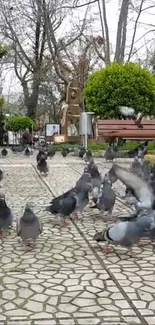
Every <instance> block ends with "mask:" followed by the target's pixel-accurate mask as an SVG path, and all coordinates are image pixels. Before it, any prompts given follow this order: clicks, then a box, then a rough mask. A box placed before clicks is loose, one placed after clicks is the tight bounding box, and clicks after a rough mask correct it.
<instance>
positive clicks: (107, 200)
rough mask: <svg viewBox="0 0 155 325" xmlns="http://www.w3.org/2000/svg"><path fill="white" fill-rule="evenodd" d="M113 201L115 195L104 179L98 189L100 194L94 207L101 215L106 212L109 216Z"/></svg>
mask: <svg viewBox="0 0 155 325" xmlns="http://www.w3.org/2000/svg"><path fill="white" fill-rule="evenodd" d="M115 200H116V193H115V192H114V190H113V189H112V186H111V184H110V183H109V182H108V181H107V180H106V179H104V180H103V183H102V185H101V187H100V193H99V196H98V200H97V203H96V206H95V207H96V208H98V209H99V210H100V211H101V212H103V213H104V212H107V213H108V215H109V216H111V215H112V211H113V207H114V204H115ZM93 208H94V207H93Z"/></svg>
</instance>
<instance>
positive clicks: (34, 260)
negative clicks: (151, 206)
mask: <svg viewBox="0 0 155 325" xmlns="http://www.w3.org/2000/svg"><path fill="white" fill-rule="evenodd" d="M98 164H99V167H100V169H101V171H102V173H103V174H104V172H105V171H106V170H107V168H108V167H109V165H108V164H106V167H105V166H104V164H103V161H102V160H100V159H99V160H98ZM49 165H50V174H49V176H48V177H47V178H44V179H43V180H42V179H41V178H40V176H39V175H38V173H37V171H36V169H35V159H34V158H30V159H27V158H24V157H23V156H20V157H18V156H15V155H12V154H10V155H9V156H8V159H1V160H0V168H1V169H2V170H3V171H4V180H3V181H2V185H3V187H4V189H5V192H6V199H7V202H8V204H9V205H10V207H11V208H12V210H13V213H14V216H15V219H16V218H19V217H20V216H21V215H22V213H23V209H24V205H25V203H26V202H28V201H32V202H34V203H35V212H36V213H37V215H38V216H39V217H40V218H41V219H42V221H43V224H44V232H43V234H42V235H41V236H40V237H39V239H38V241H37V246H36V248H35V249H34V250H33V251H31V252H27V253H25V252H24V250H23V247H22V246H21V244H20V243H19V242H18V239H17V237H16V234H15V223H16V221H15V222H14V228H13V230H12V232H11V235H10V236H9V237H8V239H5V240H3V241H1V245H0V256H1V257H0V325H42V324H44V325H61V324H62V325H65V324H66V325H74V324H75V325H88V324H89V325H91V324H92V325H101V324H102V325H103V324H104V325H105V324H109V325H114V324H121V325H125V324H130V325H131V324H141V325H142V324H143V325H146V324H150V325H151V324H155V281H154V280H155V275H154V274H155V273H154V270H155V255H154V251H153V249H152V247H151V245H149V243H146V245H145V247H142V248H138V247H135V250H136V251H137V252H138V253H139V254H138V256H137V257H136V258H135V259H132V258H130V256H129V254H128V252H127V250H126V249H123V248H116V249H115V250H114V252H113V253H110V254H109V255H108V256H105V255H104V254H103V250H102V247H101V246H98V245H96V243H95V242H94V241H93V239H92V236H93V235H94V233H95V231H96V230H102V229H103V228H104V227H105V223H104V222H103V220H102V218H101V217H98V215H97V213H96V214H94V212H93V211H90V209H89V208H87V210H86V211H85V212H84V213H83V218H82V219H81V221H77V222H74V223H72V222H70V224H69V227H68V229H66V230H64V229H60V227H59V225H57V224H56V222H55V220H54V218H53V217H52V216H51V215H50V214H48V213H47V212H44V211H43V206H44V205H46V204H48V203H49V201H50V200H51V199H52V197H53V196H55V195H58V194H61V193H63V192H64V191H65V190H67V189H69V188H71V187H72V186H74V185H75V182H76V180H77V179H78V178H79V175H80V174H81V173H82V171H83V168H84V163H83V162H81V160H78V158H75V157H68V158H66V159H63V158H62V157H61V156H60V155H59V154H57V155H56V156H55V157H54V158H53V159H52V160H51V161H49ZM116 187H117V191H118V192H120V193H122V191H123V188H122V186H121V185H120V183H118V184H117V185H116ZM126 213H127V212H126V209H125V207H124V205H122V204H121V203H120V202H119V201H118V202H117V204H116V206H115V210H114V214H115V215H118V214H119V215H120V214H126Z"/></svg>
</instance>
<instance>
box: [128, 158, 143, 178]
mask: <svg viewBox="0 0 155 325" xmlns="http://www.w3.org/2000/svg"><path fill="white" fill-rule="evenodd" d="M130 170H131V173H133V174H135V175H137V176H139V177H141V176H142V166H141V163H140V162H139V160H138V157H137V156H136V157H135V158H134V161H133V163H132V165H131V169H130Z"/></svg>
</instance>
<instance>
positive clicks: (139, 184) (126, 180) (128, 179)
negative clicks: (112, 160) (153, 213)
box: [112, 164, 154, 209]
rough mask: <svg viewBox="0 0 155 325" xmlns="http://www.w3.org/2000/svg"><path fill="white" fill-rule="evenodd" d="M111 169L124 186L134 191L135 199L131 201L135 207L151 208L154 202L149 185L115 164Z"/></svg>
mask: <svg viewBox="0 0 155 325" xmlns="http://www.w3.org/2000/svg"><path fill="white" fill-rule="evenodd" d="M112 169H113V173H114V174H115V175H116V177H117V178H118V179H119V180H120V181H121V182H122V183H123V184H125V185H126V187H129V188H131V189H132V190H133V191H134V194H135V201H134V202H132V203H133V204H135V207H136V208H137V209H151V208H152V204H153V202H154V195H153V193H152V190H151V188H150V187H149V185H148V184H147V183H146V182H145V181H143V180H142V179H141V178H139V177H138V176H136V175H134V174H132V173H130V172H129V171H128V170H126V169H125V168H123V167H121V166H118V165H116V164H115V165H113V167H112Z"/></svg>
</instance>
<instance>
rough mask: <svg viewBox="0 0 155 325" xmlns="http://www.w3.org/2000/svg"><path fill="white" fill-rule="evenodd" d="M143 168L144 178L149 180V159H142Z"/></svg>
mask: <svg viewBox="0 0 155 325" xmlns="http://www.w3.org/2000/svg"><path fill="white" fill-rule="evenodd" d="M141 169H142V178H143V180H144V181H146V182H148V181H149V179H150V170H149V165H148V162H147V160H145V159H142V165H141Z"/></svg>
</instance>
